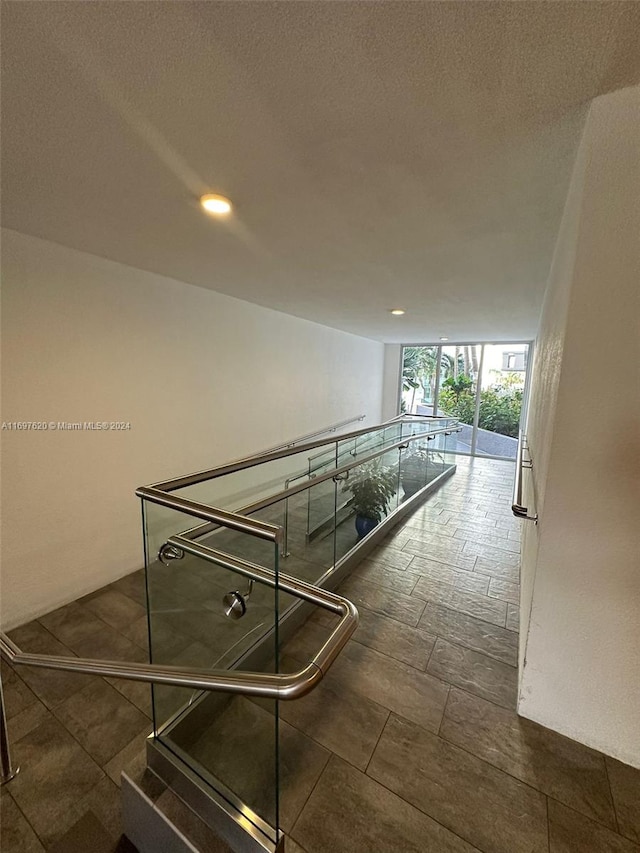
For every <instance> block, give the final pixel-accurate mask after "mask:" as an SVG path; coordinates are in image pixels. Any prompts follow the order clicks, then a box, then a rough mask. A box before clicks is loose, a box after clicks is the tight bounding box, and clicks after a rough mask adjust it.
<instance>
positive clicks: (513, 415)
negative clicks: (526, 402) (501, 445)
mask: <svg viewBox="0 0 640 853" xmlns="http://www.w3.org/2000/svg"><path fill="white" fill-rule="evenodd" d="M521 409H522V391H521V390H520V388H513V387H511V388H504V387H502V386H500V385H494V386H492V387H491V388H487V389H486V390H485V391H483V392H482V393H481V395H480V421H479V426H480V428H481V429H488V430H491V432H498V433H500V435H509V436H511V437H512V438H517V437H518V427H519V424H520V411H521Z"/></svg>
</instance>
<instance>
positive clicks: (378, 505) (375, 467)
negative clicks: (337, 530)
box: [342, 459, 398, 521]
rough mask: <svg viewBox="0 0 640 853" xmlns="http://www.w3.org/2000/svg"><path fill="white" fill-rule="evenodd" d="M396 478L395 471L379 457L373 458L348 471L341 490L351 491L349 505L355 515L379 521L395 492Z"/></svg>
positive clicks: (386, 511)
mask: <svg viewBox="0 0 640 853" xmlns="http://www.w3.org/2000/svg"><path fill="white" fill-rule="evenodd" d="M397 479H398V475H397V473H396V472H395V471H393V470H392V469H391V468H385V466H384V465H383V464H382V460H381V459H373V460H372V461H371V462H365V463H364V464H363V465H360V466H358V467H357V468H352V469H351V471H349V479H348V480H346V482H345V484H344V485H343V487H342V491H343V492H351V494H352V497H351V499H350V500H349V505H350V506H352V507H353V509H354V510H355V513H356V515H359V516H361V517H362V518H372V519H373V520H374V521H381V520H382V518H383V516H385V515H386V514H387V513H388V512H389V507H390V503H389V502H390V500H391V498H392V496H393V495H394V494H395V492H396V487H397Z"/></svg>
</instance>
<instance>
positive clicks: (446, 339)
mask: <svg viewBox="0 0 640 853" xmlns="http://www.w3.org/2000/svg"><path fill="white" fill-rule="evenodd" d="M440 340H441V341H448V340H449V338H440Z"/></svg>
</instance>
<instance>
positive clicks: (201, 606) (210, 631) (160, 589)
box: [139, 417, 456, 849]
mask: <svg viewBox="0 0 640 853" xmlns="http://www.w3.org/2000/svg"><path fill="white" fill-rule="evenodd" d="M455 427H456V422H455V420H454V419H446V418H437V419H436V418H426V417H403V418H401V419H397V420H395V421H392V422H390V423H388V424H383V425H380V426H378V427H375V428H372V429H370V430H359V431H357V432H355V433H351V434H349V435H347V436H340V437H337V438H334V439H332V440H329V439H327V440H325V441H322V442H316V443H315V444H310V445H309V446H307V447H302V448H295V449H293V450H291V449H285V450H283V451H278V452H277V453H275V454H269V455H267V456H265V457H259V456H258V457H255V458H254V459H252V460H247V461H242V462H240V463H239V464H238V465H234V464H232V465H229V466H225V467H222V468H219V469H214V470H213V471H210V472H203V474H201V475H195V476H193V477H190V478H189V477H185V478H180V479H178V480H175V481H172V482H170V483H165V484H161V485H160V486H159V487H157V488H154V487H152V488H150V489H141V490H139V493H140V494H141V496H142V497H143V523H144V538H145V555H146V580H147V596H148V611H149V634H150V651H151V659H152V662H153V663H158V664H163V665H167V666H177V667H188V668H197V669H203V670H205V671H207V672H216V673H218V672H227V673H248V674H249V673H251V674H255V673H262V674H267V673H272V674H281V671H280V666H279V642H286V640H287V638H288V637H287V634H286V626H287V624H288V622H287V618H285V617H289V616H290V615H291V616H293V615H295V614H298V613H302V614H304V613H305V612H306V615H307V616H308V615H309V613H310V612H311V611H310V605H309V604H306V605H304V607H306V608H307V610H306V611H304V609H300V608H302V607H303V604H302V602H301V600H300V596H298V595H297V594H296V593H295V590H293V591H292V590H291V588H290V586H289V587H287V589H286V590H283V589H282V583H281V582H280V581H279V579H280V578H281V577H282V575H283V574H284V575H286V576H290V577H292V578H294V579H298V580H299V581H304V582H306V583H308V584H318V583H320V582H321V584H322V585H323V586H327V587H329V588H331V576H332V573H334V572H337V570H338V567H340V566H341V565H342V564H345V565H346V562H345V561H346V560H347V558H351V555H353V554H354V549H355V548H357V547H358V546H359V545H360V544H361V543H362V542H363V541H364V540H366V539H367V537H368V536H371V535H374V534H373V531H375V528H376V527H377V525H378V524H380V523H381V522H383V521H384V519H385V518H387V517H388V516H389V515H391V514H392V513H394V512H395V511H396V510H397V509H398V508H400V507H402V505H403V504H405V503H406V502H407V501H408V500H410V499H412V498H414V496H415V495H416V494H417V493H418V492H420V491H421V490H423V489H424V488H425V487H426V486H428V485H429V484H430V483H432V482H434V481H435V480H437V478H438V477H440V476H441V475H443V474H446V473H447V472H451V471H453V469H454V464H455V463H454V459H455V456H454V451H455V441H456V433H455ZM165 496H166V499H165ZM163 501H165V502H167V501H168V502H173V504H174V505H173V506H165V505H163V504H162V502H163ZM208 510H211V514H212V515H213V516H214V517H215V519H216V520H215V521H214V520H212V518H211V517H209V518H207V517H206V516H207V512H208ZM239 510H240V511H241V514H242V517H239V516H238V517H235V516H233V517H232V516H228V515H226V514H225V513H227V514H228V513H235V512H237V511H239ZM238 518H239V519H240V523H238ZM243 519H244V521H243ZM245 521H246V523H245ZM265 531H266V532H265ZM185 543H186V544H185ZM189 548H192V550H191V551H190V550H189ZM247 566H248V567H249V569H247ZM252 566H254V567H256V566H257V567H258V569H259V572H258V573H260V571H262V570H267V571H268V572H270V573H271V581H269V582H267V581H266V580H265V579H264V577H263V576H261V577H260V578H258V579H255V578H254V579H253V580H252V579H250V578H249V577H247V571H249V573H251V567H252ZM285 585H286V584H285ZM289 624H293V625H295V624H299V622H298V623H295V621H293V622H291V621H290V620H289ZM153 715H154V731H155V736H156V739H157V742H158V743H159V744H161V745H162V746H163V747H164V748H165V749H166V750H168V751H169V752H170V753H171V754H172V756H174V757H175V759H176V760H177V761H178V763H181V764H182V765H184V767H186V768H188V769H189V771H190V772H191V773H194V774H196V775H197V777H198V778H199V779H200V780H201V781H202V782H204V783H205V784H206V785H208V786H209V787H210V788H211V790H212V791H215V792H217V795H219V796H220V797H222V798H223V799H224V801H225V802H226V803H227V804H229V806H230V807H231V809H232V810H233V809H236V810H237V812H238V814H241V815H242V820H246V821H248V823H247V826H251V828H252V830H253V831H254V833H255V834H256V837H259V838H260V839H262V843H264V846H265V849H275V847H276V846H277V844H278V840H279V837H280V836H279V834H278V832H279V828H280V815H279V791H280V779H279V776H278V772H279V749H283V750H284V752H285V758H284V764H283V766H286V768H287V772H288V773H291V772H292V770H291V768H292V767H293V766H294V765H295V756H294V755H289V756H287V755H286V750H287V746H286V743H284V741H283V743H282V744H279V739H278V716H279V714H278V702H277V700H276V699H273V698H258V697H257V696H256V695H253V694H251V692H248V693H244V694H241V693H237V692H233V691H229V692H224V691H222V692H220V691H216V692H205V691H199V690H191V689H186V688H182V687H174V686H164V685H158V684H156V685H155V686H154V688H153ZM285 740H286V739H285Z"/></svg>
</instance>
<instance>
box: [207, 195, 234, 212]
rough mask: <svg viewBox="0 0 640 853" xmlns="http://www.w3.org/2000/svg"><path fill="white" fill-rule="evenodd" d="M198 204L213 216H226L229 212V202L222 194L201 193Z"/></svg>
mask: <svg viewBox="0 0 640 853" xmlns="http://www.w3.org/2000/svg"><path fill="white" fill-rule="evenodd" d="M200 204H201V205H202V206H203V207H204V209H205V210H206V211H207V213H211V214H212V215H213V216H226V215H227V214H228V213H231V202H230V201H229V199H228V198H225V197H224V196H223V195H203V196H202V198H201V199H200Z"/></svg>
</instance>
